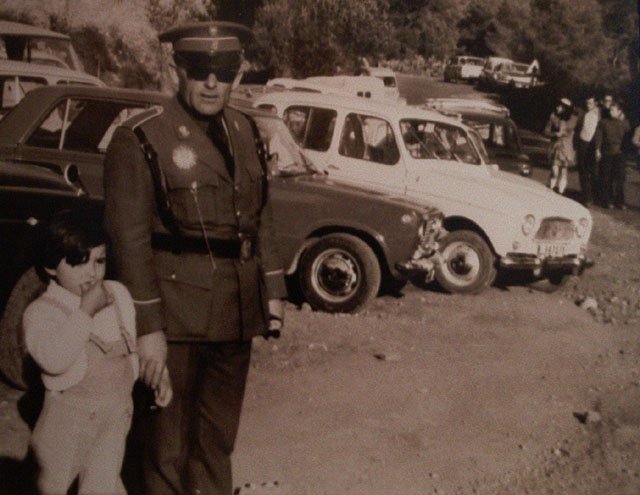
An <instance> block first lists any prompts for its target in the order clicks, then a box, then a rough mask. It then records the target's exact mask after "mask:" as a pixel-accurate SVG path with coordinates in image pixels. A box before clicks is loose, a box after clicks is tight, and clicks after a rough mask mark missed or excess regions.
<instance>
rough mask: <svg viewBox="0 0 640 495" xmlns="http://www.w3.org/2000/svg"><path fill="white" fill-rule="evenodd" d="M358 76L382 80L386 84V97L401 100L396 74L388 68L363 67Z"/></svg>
mask: <svg viewBox="0 0 640 495" xmlns="http://www.w3.org/2000/svg"><path fill="white" fill-rule="evenodd" d="M356 76H371V77H376V78H378V79H380V80H381V81H382V82H383V84H384V91H385V95H386V97H387V98H389V99H392V100H393V99H399V98H400V90H399V89H398V79H397V78H396V73H395V72H393V70H391V69H390V68H388V67H361V68H360V69H358V71H357V73H356Z"/></svg>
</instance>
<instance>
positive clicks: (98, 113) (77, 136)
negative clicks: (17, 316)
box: [27, 98, 145, 153]
mask: <svg viewBox="0 0 640 495" xmlns="http://www.w3.org/2000/svg"><path fill="white" fill-rule="evenodd" d="M144 108H145V105H144V104H135V103H120V102H113V101H105V100H91V99H72V98H68V99H64V100H62V101H61V102H60V103H59V104H58V105H57V106H56V107H55V108H54V109H53V110H52V111H51V112H49V114H47V115H46V116H45V118H44V119H43V120H42V122H41V123H40V125H39V126H38V127H37V128H36V130H35V131H34V132H33V133H32V134H31V135H30V136H29V138H28V139H27V145H28V146H35V147H40V148H49V149H59V150H68V151H80V152H84V153H104V152H105V151H106V148H107V146H108V144H109V141H110V140H111V136H112V135H113V131H114V130H115V128H116V127H117V126H118V125H119V124H121V123H122V122H123V121H124V120H125V119H126V118H128V117H130V116H132V114H133V113H134V112H137V111H140V110H142V109H144Z"/></svg>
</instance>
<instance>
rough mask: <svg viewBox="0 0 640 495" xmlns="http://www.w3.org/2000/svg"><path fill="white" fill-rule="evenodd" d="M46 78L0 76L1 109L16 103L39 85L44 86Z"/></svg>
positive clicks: (4, 109)
mask: <svg viewBox="0 0 640 495" xmlns="http://www.w3.org/2000/svg"><path fill="white" fill-rule="evenodd" d="M46 85H47V80H46V79H44V78H43V77H29V76H18V77H16V76H0V90H1V92H2V110H3V111H6V110H8V109H9V108H12V107H14V106H15V105H17V104H18V102H19V101H20V100H22V98H24V95H25V94H27V93H28V92H29V91H31V90H32V89H35V88H39V87H40V86H46Z"/></svg>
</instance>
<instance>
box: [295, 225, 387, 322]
mask: <svg viewBox="0 0 640 495" xmlns="http://www.w3.org/2000/svg"><path fill="white" fill-rule="evenodd" d="M299 277H300V288H301V290H302V293H303V295H304V297H305V299H306V301H307V302H308V303H309V304H310V305H311V307H312V308H313V309H315V310H320V311H327V312H329V313H355V312H357V311H358V310H360V309H362V308H363V307H364V306H365V305H366V304H367V303H368V302H369V301H370V300H371V299H373V298H374V297H375V296H376V295H377V293H378V290H379V289H380V282H381V278H382V275H381V270H380V264H379V263H378V259H377V258H376V255H375V253H374V252H373V250H372V249H371V248H370V247H369V245H368V244H367V243H365V242H364V241H362V240H361V239H359V238H357V237H355V236H353V235H350V234H342V233H340V234H330V235H327V236H325V237H322V238H321V239H319V240H318V241H317V242H316V243H315V244H313V245H312V246H311V247H309V248H308V249H307V250H306V251H305V252H304V253H303V254H302V257H301V259H300V268H299Z"/></svg>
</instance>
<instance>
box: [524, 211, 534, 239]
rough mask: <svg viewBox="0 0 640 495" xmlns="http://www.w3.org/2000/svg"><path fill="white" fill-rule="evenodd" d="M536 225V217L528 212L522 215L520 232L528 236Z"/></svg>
mask: <svg viewBox="0 0 640 495" xmlns="http://www.w3.org/2000/svg"><path fill="white" fill-rule="evenodd" d="M535 226H536V217H534V216H533V215H531V214H529V215H527V216H526V217H524V220H523V221H522V233H523V234H524V235H525V236H528V235H530V234H531V232H533V228H534V227H535Z"/></svg>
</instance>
